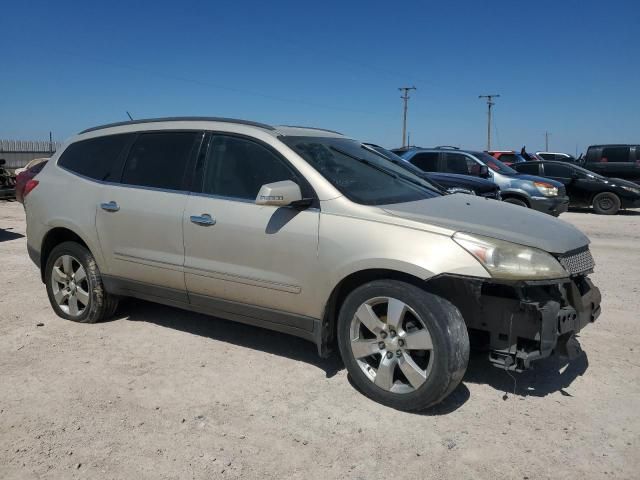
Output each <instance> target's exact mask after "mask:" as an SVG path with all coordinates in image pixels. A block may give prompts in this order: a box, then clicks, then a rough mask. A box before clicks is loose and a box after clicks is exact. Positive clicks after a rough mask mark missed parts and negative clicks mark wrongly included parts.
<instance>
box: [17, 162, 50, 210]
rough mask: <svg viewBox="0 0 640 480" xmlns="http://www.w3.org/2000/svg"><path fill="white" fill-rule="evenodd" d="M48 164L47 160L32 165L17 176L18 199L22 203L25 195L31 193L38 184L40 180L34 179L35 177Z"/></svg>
mask: <svg viewBox="0 0 640 480" xmlns="http://www.w3.org/2000/svg"><path fill="white" fill-rule="evenodd" d="M46 164H47V161H46V160H45V161H43V162H40V163H37V164H35V165H34V166H32V167H29V168H27V169H26V170H24V171H23V172H20V173H19V174H18V176H17V177H16V200H18V201H19V202H20V203H24V196H25V195H26V194H27V193H29V192H30V191H31V190H33V188H34V187H35V186H36V185H38V183H37V182H38V181H37V180H34V179H33V177H35V176H36V175H37V174H38V173H40V171H41V170H42V169H43V168H44V166H45V165H46Z"/></svg>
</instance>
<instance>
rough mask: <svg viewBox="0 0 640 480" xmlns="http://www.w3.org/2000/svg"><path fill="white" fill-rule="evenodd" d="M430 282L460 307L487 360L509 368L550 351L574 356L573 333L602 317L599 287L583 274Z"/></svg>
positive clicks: (520, 367)
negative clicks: (559, 277)
mask: <svg viewBox="0 0 640 480" xmlns="http://www.w3.org/2000/svg"><path fill="white" fill-rule="evenodd" d="M429 284H430V286H431V287H432V288H434V289H435V290H437V293H438V294H439V295H442V296H445V298H448V299H449V300H450V301H451V302H452V303H453V304H454V305H456V306H457V307H458V309H459V310H460V312H461V313H462V316H463V317H464V319H465V322H466V324H467V328H468V330H469V334H470V338H471V339H472V342H473V343H474V344H475V345H476V346H481V347H484V348H487V349H488V350H489V360H490V361H491V363H492V364H493V365H495V366H497V367H500V368H504V369H507V370H516V371H522V370H526V369H528V368H530V367H531V364H532V362H534V361H535V360H539V359H542V358H546V357H549V356H550V355H552V354H553V353H557V354H559V355H563V356H567V357H569V358H570V359H571V358H574V357H575V356H576V355H578V354H579V353H580V346H579V344H578V342H577V340H576V338H575V335H576V334H577V333H578V332H579V331H580V330H582V329H583V328H584V327H585V326H586V325H588V324H589V323H592V322H594V321H595V320H596V319H597V318H598V316H599V315H600V301H601V295H600V290H599V289H598V288H597V287H595V286H594V285H593V283H591V280H590V279H589V278H588V277H586V276H584V275H582V276H576V277H572V278H571V279H565V280H558V281H551V282H514V283H499V282H496V281H495V280H491V281H483V280H480V279H469V278H467V279H463V278H461V277H453V276H445V277H441V278H439V279H435V280H434V281H432V282H429ZM434 293H436V292H434Z"/></svg>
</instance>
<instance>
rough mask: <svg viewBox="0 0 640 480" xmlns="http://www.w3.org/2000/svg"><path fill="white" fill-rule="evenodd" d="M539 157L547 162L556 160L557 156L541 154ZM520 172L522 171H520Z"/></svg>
mask: <svg viewBox="0 0 640 480" xmlns="http://www.w3.org/2000/svg"><path fill="white" fill-rule="evenodd" d="M538 156H540V157H542V158H544V159H545V160H555V159H556V158H555V157H556V156H555V155H554V154H553V153H539V154H538ZM518 170H520V169H518Z"/></svg>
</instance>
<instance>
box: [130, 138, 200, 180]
mask: <svg viewBox="0 0 640 480" xmlns="http://www.w3.org/2000/svg"><path fill="white" fill-rule="evenodd" d="M198 135H199V133H197V132H158V133H155V132H154V133H143V134H141V135H140V136H139V137H138V139H137V140H136V142H135V143H134V144H133V146H132V147H131V150H130V151H129V156H128V157H127V161H126V163H125V166H124V172H123V174H122V183H125V184H127V185H140V186H143V187H153V188H163V189H167V190H181V189H182V186H183V178H184V172H185V169H186V167H187V162H188V160H189V155H190V154H191V152H192V149H193V148H194V146H195V143H196V138H197V137H198Z"/></svg>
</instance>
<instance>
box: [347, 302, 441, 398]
mask: <svg viewBox="0 0 640 480" xmlns="http://www.w3.org/2000/svg"><path fill="white" fill-rule="evenodd" d="M350 341H351V352H352V353H353V356H354V358H355V359H356V362H357V363H358V366H359V367H360V369H361V370H362V372H363V373H364V374H365V375H366V377H367V378H368V379H369V380H371V381H372V382H373V383H374V384H375V385H377V386H378V387H380V388H381V389H383V390H386V391H389V392H393V393H410V392H413V391H415V390H417V389H418V388H420V386H421V385H423V384H424V382H426V380H427V378H428V377H429V374H430V373H431V369H432V366H433V342H432V339H431V335H430V334H429V331H428V330H427V328H426V326H425V323H424V321H423V320H422V319H421V318H420V316H419V315H418V314H417V313H416V312H415V311H414V310H413V309H412V308H411V307H410V306H409V305H407V304H406V303H404V302H402V301H400V300H398V299H395V298H391V297H375V298H371V299H369V300H367V301H366V302H364V303H363V304H362V305H360V307H359V308H358V310H357V311H356V313H355V315H354V317H353V319H352V320H351V326H350Z"/></svg>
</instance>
